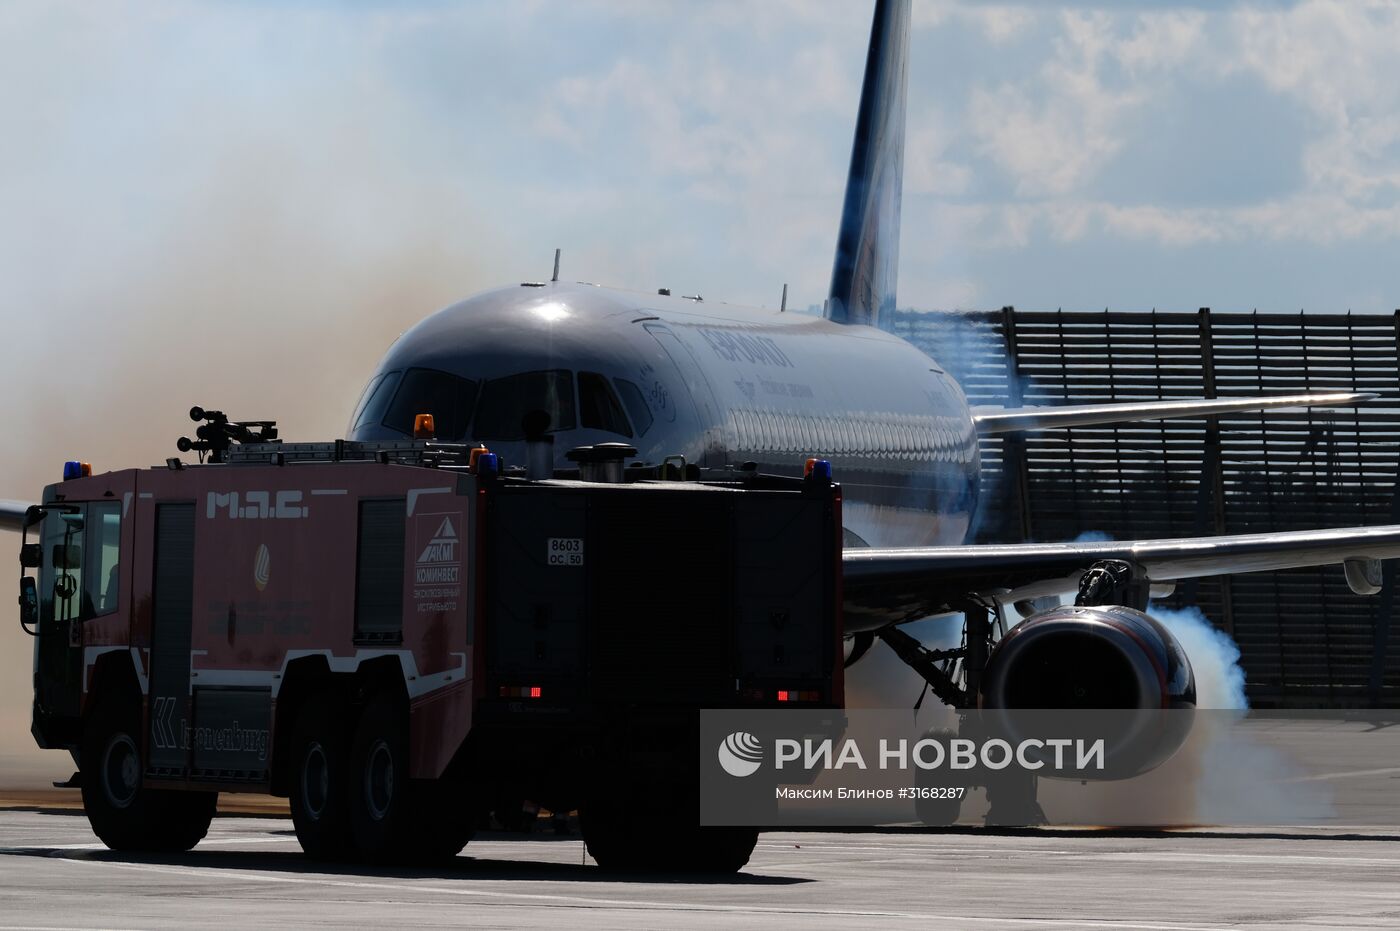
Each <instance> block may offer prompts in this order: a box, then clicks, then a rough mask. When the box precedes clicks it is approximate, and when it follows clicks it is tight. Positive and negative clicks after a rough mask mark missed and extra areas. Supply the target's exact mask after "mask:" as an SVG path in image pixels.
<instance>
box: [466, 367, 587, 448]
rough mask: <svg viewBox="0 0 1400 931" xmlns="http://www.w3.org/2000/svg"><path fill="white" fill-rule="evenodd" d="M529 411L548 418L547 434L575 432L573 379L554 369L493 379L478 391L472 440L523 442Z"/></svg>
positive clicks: (567, 374)
mask: <svg viewBox="0 0 1400 931" xmlns="http://www.w3.org/2000/svg"><path fill="white" fill-rule="evenodd" d="M531 411H544V412H545V413H546V414H548V415H549V428H548V431H549V432H550V433H553V432H554V431H556V430H572V429H574V423H575V414H574V376H573V373H572V372H568V371H565V370H563V369H554V370H551V371H546V372H522V373H521V374H519V375H508V376H506V377H505V378H493V379H491V380H490V381H488V382H486V384H484V385H482V387H481V404H480V406H479V407H478V408H477V411H476V428H475V429H474V430H473V431H472V434H473V439H478V440H522V439H524V438H525V427H524V425H523V420H524V417H525V415H526V414H528V413H530V412H531Z"/></svg>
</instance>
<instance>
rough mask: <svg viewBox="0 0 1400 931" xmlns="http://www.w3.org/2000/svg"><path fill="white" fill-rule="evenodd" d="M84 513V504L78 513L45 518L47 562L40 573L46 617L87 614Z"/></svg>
mask: <svg viewBox="0 0 1400 931" xmlns="http://www.w3.org/2000/svg"><path fill="white" fill-rule="evenodd" d="M84 517H85V515H84V512H83V509H82V508H81V506H80V507H79V509H78V512H77V513H76V514H63V513H53V514H50V515H49V517H47V518H46V519H45V520H44V562H43V567H42V569H41V574H40V577H39V582H40V584H39V616H40V618H41V619H43V620H48V621H50V622H53V623H58V622H60V621H76V620H78V619H79V618H82V617H84V616H85V615H84V612H83V596H84V589H83V539H84V537H83V527H84V523H85V521H84ZM89 613H90V612H89Z"/></svg>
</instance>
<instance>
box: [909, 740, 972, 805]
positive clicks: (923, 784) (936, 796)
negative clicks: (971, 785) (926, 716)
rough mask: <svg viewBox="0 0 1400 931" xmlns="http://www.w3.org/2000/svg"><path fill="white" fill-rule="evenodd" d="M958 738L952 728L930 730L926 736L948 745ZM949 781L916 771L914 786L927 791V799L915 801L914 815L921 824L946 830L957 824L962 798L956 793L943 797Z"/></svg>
mask: <svg viewBox="0 0 1400 931" xmlns="http://www.w3.org/2000/svg"><path fill="white" fill-rule="evenodd" d="M956 736H958V732H957V731H955V730H952V729H950V728H939V727H934V728H929V730H928V731H927V732H926V733H925V734H924V738H925V739H927V740H933V741H936V742H938V743H939V744H942V745H944V746H946V745H947V743H948V741H949V740H952V739H953V738H954V737H956ZM947 782H948V780H947V779H946V778H944V777H943V776H942V775H940V774H937V773H934V772H932V771H931V770H926V769H916V770H915V771H914V785H915V787H916V788H918V789H920V790H927V793H928V795H927V797H924V796H923V795H920V796H919V797H918V798H915V799H914V815H915V817H917V818H918V819H919V820H920V821H921V822H923V823H924V824H925V825H927V826H928V827H931V828H946V827H948V826H949V825H952V824H956V823H957V820H958V814H959V813H960V812H961V811H962V803H963V800H962V797H961V796H960V795H958V794H956V793H948V795H950V796H951V797H942V796H943V793H941V792H939V791H938V790H940V789H946V788H947Z"/></svg>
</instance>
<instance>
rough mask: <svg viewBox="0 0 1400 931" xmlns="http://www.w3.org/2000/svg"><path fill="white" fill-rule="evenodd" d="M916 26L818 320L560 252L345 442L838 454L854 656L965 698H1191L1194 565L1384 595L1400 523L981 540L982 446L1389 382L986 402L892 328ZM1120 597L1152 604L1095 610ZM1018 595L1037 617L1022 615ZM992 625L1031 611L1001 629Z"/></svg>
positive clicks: (384, 389)
mask: <svg viewBox="0 0 1400 931" xmlns="http://www.w3.org/2000/svg"><path fill="white" fill-rule="evenodd" d="M910 17H911V12H910V0H876V3H875V10H874V20H873V24H872V29H871V35H870V42H869V48H868V53H867V58H866V63H865V72H864V79H863V85H862V90H861V96H860V104H859V110H858V114H857V121H856V128H855V135H854V140H853V144H852V150H851V159H850V168H849V174H848V179H847V186H846V190H845V198H844V204H843V210H842V215H841V220H840V225H839V229H838V234H837V241H836V250H835V260H834V264H833V269H832V275H831V283H830V289H829V293H828V297H827V299H826V304H825V308H824V312H823V314H822V316H820V317H818V316H815V315H812V314H806V313H796V312H789V311H787V310H786V308H785V307H780V308H779V309H778V310H771V309H766V308H754V307H741V306H736V305H731V304H726V303H722V302H719V301H714V300H707V299H705V298H704V297H703V296H702V295H699V294H694V295H678V294H672V293H671V292H670V291H669V290H668V289H665V288H661V289H658V290H656V291H629V290H620V289H615V288H607V287H600V286H598V285H594V284H590V283H583V282H575V283H571V282H567V281H561V280H559V274H558V269H559V263H558V254H557V253H556V261H555V267H554V275H553V277H552V278H551V279H550V280H548V281H523V282H518V283H513V284H508V285H506V286H504V287H501V288H498V289H495V290H491V291H487V292H484V293H482V294H478V295H476V296H474V297H470V298H467V299H466V300H463V301H461V302H460V303H457V304H453V305H451V306H449V307H447V308H445V309H443V310H440V311H438V312H437V313H434V314H432V315H431V316H428V317H427V318H425V319H424V320H422V321H421V322H420V323H418V324H417V325H415V326H414V327H412V328H411V329H409V330H408V331H406V332H405V333H403V334H402V335H401V336H400V337H399V338H398V339H397V340H396V341H395V342H394V343H393V345H392V346H390V347H389V349H388V351H387V352H386V353H385V355H384V357H383V359H382V360H381V361H380V363H379V365H378V367H377V369H376V371H375V372H374V373H373V374H372V375H371V377H370V378H369V381H368V383H367V385H366V387H365V389H364V391H363V392H362V394H361V396H360V399H359V401H358V402H357V403H356V405H355V407H354V410H353V413H352V415H351V418H350V422H349V425H348V430H347V436H348V438H350V439H353V440H384V439H403V438H405V437H411V436H413V434H414V419H415V415H417V414H421V413H431V414H432V415H434V421H435V427H436V438H437V439H438V440H441V441H450V442H473V443H482V444H485V445H487V446H489V447H490V448H491V449H492V450H493V451H494V452H496V453H498V454H499V456H500V457H501V460H502V461H503V462H507V463H526V462H527V461H530V459H531V457H532V456H536V455H537V454H538V451H539V450H541V449H544V450H545V451H546V455H547V456H548V457H549V458H550V459H551V460H552V465H553V466H554V467H555V468H558V469H568V468H570V467H571V466H572V465H573V464H572V463H570V462H569V460H568V459H567V454H568V451H569V450H572V449H575V448H577V447H584V446H593V445H595V444H602V443H624V444H627V445H629V446H630V447H632V448H633V449H634V450H635V456H634V457H631V458H633V459H634V460H635V461H637V462H644V463H650V464H656V463H661V462H662V461H663V460H666V459H667V457H677V456H678V457H682V460H683V464H684V465H695V466H699V467H702V468H704V469H711V470H724V469H733V470H738V471H743V470H756V471H758V472H761V473H774V474H784V475H800V474H802V472H803V470H804V468H805V467H806V463H807V460H808V459H809V458H811V457H817V456H820V457H821V458H824V459H827V460H829V461H830V462H831V463H832V464H833V467H834V470H835V474H836V475H837V476H838V477H839V480H840V481H841V483H842V487H843V496H844V500H843V522H844V530H845V543H846V546H845V552H844V557H843V563H844V566H843V572H844V582H843V592H844V595H843V597H844V602H845V613H844V616H845V624H846V635H847V647H848V663H854V662H856V661H858V660H859V659H860V657H861V656H863V655H864V654H865V653H866V652H867V651H868V650H869V649H870V648H871V646H872V644H873V643H874V642H875V640H877V639H879V640H882V641H883V642H885V643H886V644H888V645H889V646H890V647H891V648H892V649H893V650H894V651H895V653H896V654H897V655H898V656H899V657H900V658H901V659H902V660H904V661H905V662H906V663H908V664H909V665H910V666H911V667H913V668H914V669H915V671H916V672H918V673H919V674H920V675H921V676H923V677H924V679H925V680H926V681H928V683H929V685H930V686H932V687H933V688H934V691H935V692H936V693H937V694H938V695H939V697H940V698H942V699H943V700H944V701H945V702H948V703H949V704H952V705H954V706H957V707H973V706H977V705H979V704H980V705H982V706H984V707H985V706H987V705H988V704H992V705H995V704H997V703H1003V704H1005V703H1014V702H1022V703H1025V702H1030V703H1032V706H1035V707H1057V706H1056V705H1053V704H1046V703H1047V702H1051V701H1066V702H1070V703H1074V702H1078V703H1080V704H1090V705H1092V703H1093V702H1095V701H1098V702H1105V701H1109V700H1110V699H1109V698H1107V697H1105V696H1120V697H1121V696H1122V695H1136V696H1139V699H1140V701H1142V702H1146V703H1148V704H1151V703H1152V702H1155V701H1158V700H1160V702H1161V703H1162V704H1164V705H1165V704H1168V703H1172V702H1174V703H1178V704H1190V703H1192V702H1193V701H1194V689H1193V687H1192V685H1191V677H1190V673H1189V664H1188V665H1187V668H1186V670H1185V671H1184V673H1182V671H1181V670H1180V669H1179V668H1178V667H1179V666H1180V665H1181V664H1182V663H1185V662H1186V661H1185V660H1184V659H1181V658H1180V657H1182V656H1184V654H1182V652H1181V650H1180V649H1179V647H1177V646H1176V645H1175V641H1174V639H1173V638H1172V635H1171V634H1170V633H1168V632H1167V631H1166V630H1165V628H1162V627H1160V625H1156V624H1155V623H1153V622H1151V620H1150V618H1148V619H1146V620H1142V619H1141V618H1139V615H1141V612H1142V610H1143V609H1145V608H1146V607H1147V598H1148V596H1149V594H1151V593H1153V592H1159V593H1160V592H1161V591H1163V590H1164V589H1166V588H1169V587H1170V586H1171V585H1172V584H1174V583H1175V582H1176V581H1177V580H1181V579H1187V578H1195V577H1203V576H1212V575H1221V574H1230V573H1240V572H1259V571H1277V570H1282V569H1289V568H1297V567H1304V566H1318V565H1342V566H1343V567H1344V571H1345V573H1346V577H1347V580H1348V582H1349V583H1350V585H1351V587H1352V589H1353V590H1354V591H1356V592H1357V593H1358V594H1374V593H1375V592H1376V591H1378V590H1379V587H1380V581H1379V580H1380V571H1379V560H1384V559H1393V558H1397V557H1400V526H1381V527H1353V528H1343V529H1337V530H1322V531H1298V532H1283V533H1268V534H1249V535H1235V536H1218V537H1201V538H1192V539H1184V540H1153V541H1127V542H1095V543H1027V544H998V545H971V544H969V543H968V542H967V538H968V536H969V533H970V529H971V527H972V526H973V519H974V517H975V515H976V512H977V507H978V504H979V497H980V495H981V494H982V491H983V490H982V487H981V470H980V463H979V438H980V437H981V436H984V435H989V434H999V433H1008V432H1018V431H1032V430H1045V429H1061V428H1066V427H1071V426H1077V425H1087V424H1104V423H1129V422H1139V421H1153V420H1162V419H1170V418H1206V417H1214V416H1218V415H1222V414H1227V413H1233V412H1239V411H1246V410H1249V411H1254V410H1274V409H1280V408H1298V407H1340V406H1349V405H1353V404H1358V403H1362V402H1364V401H1367V400H1370V399H1372V398H1373V396H1372V395H1366V394H1359V393H1354V392H1345V391H1335V392H1323V393H1309V394H1299V395H1288V396H1282V397H1260V398H1230V399H1200V400H1187V401H1160V402H1133V403H1124V404H1097V405H1085V406H1068V407H1049V408H1043V407H1042V408H1017V409H1001V408H998V409H995V410H975V409H972V408H971V407H969V405H968V402H967V399H966V397H965V395H964V393H963V391H962V390H961V388H960V387H959V385H958V383H957V382H956V381H955V380H954V378H953V377H952V376H951V375H950V374H949V373H948V371H947V369H945V368H944V367H943V366H942V365H940V364H939V362H938V361H937V360H936V359H933V358H931V357H930V356H928V355H926V354H925V353H924V352H922V351H920V350H919V349H917V348H916V347H915V346H913V345H912V344H910V343H909V342H907V341H905V340H903V339H901V338H899V337H897V336H895V335H894V334H893V333H891V332H889V330H888V327H889V325H890V321H891V317H892V315H893V313H894V309H895V282H896V276H897V271H898V261H899V230H900V202H901V187H902V175H903V161H904V142H905V131H904V130H905V100H906V95H907V85H908V60H909V41H910ZM1105 364H1106V365H1112V358H1111V356H1110V357H1107V358H1106V359H1105ZM551 450H552V452H550V451H551ZM546 471H550V470H546ZM24 509H25V503H24V502H13V501H9V502H0V527H8V528H13V529H18V528H19V526H20V524H21V522H22V520H23V515H24ZM1076 591H1077V593H1078V595H1077V604H1078V608H1077V609H1059V610H1050V611H1040V612H1038V613H1037V612H1036V610H1035V609H1036V608H1037V607H1038V606H1039V605H1040V604H1041V602H1039V601H1038V600H1037V599H1040V598H1041V597H1042V596H1047V595H1053V594H1058V593H1065V592H1071V593H1072V592H1076ZM1113 606H1123V607H1126V608H1129V609H1132V611H1131V612H1129V613H1124V612H1117V613H1115V612H1112V611H1105V610H1098V611H1095V610H1091V609H1094V608H1105V607H1113ZM1006 608H1012V609H1014V610H1015V611H1016V612H1017V613H1018V614H1020V615H1021V616H1023V617H1024V616H1026V615H1030V617H1029V619H1028V620H1024V621H1022V622H1021V623H1019V624H1015V625H1007V624H1006V623H1005V618H1004V617H1003V613H1004V609H1006ZM951 613H963V614H965V615H966V618H967V620H966V624H967V627H966V636H965V645H964V646H963V647H960V648H959V649H956V650H943V651H935V650H929V649H927V648H925V647H924V646H923V645H922V644H919V643H917V642H915V641H913V638H910V637H908V636H907V635H905V634H903V633H902V632H901V631H900V628H899V625H901V624H903V623H905V622H908V621H913V620H916V619H921V618H926V617H931V616H937V615H943V614H951ZM993 617H995V618H996V619H997V620H998V621H1001V622H1002V624H1001V625H1000V626H1002V627H1003V628H1006V627H1009V631H1007V632H1005V633H1004V635H1003V636H1001V637H1000V638H996V637H995V635H994V633H993V628H994V626H996V625H994V624H993V622H992V618H993ZM1141 617H1143V618H1145V617H1146V616H1145V615H1141ZM1125 618H1127V620H1125ZM1105 638H1106V639H1107V641H1108V642H1110V643H1111V644H1112V649H1113V650H1117V651H1118V652H1119V653H1121V654H1122V656H1123V657H1126V659H1124V661H1123V662H1121V663H1117V664H1116V665H1114V664H1112V663H1110V664H1109V665H1110V666H1111V668H1109V667H1105V666H1103V665H1095V664H1093V663H1088V662H1086V661H1084V659H1083V658H1084V657H1085V656H1100V655H1102V654H1101V653H1099V652H1095V651H1092V650H1083V649H1078V647H1083V646H1085V645H1087V644H1089V643H1090V642H1098V641H1103V640H1105ZM1038 663H1039V664H1044V663H1055V664H1060V665H1061V666H1062V667H1063V669H1064V675H1063V676H1061V677H1060V679H1061V680H1062V683H1061V685H1060V686H1058V687H1057V688H1059V689H1060V690H1059V691H1056V692H1054V693H1048V692H1046V693H1041V694H1026V690H1025V689H1016V688H1013V687H1012V685H1010V684H1009V683H1014V682H1015V681H1017V679H1018V675H1019V673H1018V670H1020V669H1026V668H1031V667H1033V666H1035V665H1036V664H1038ZM1154 664H1155V665H1154ZM1173 664H1175V666H1174V665H1173ZM1154 669H1155V670H1156V671H1157V675H1156V678H1155V679H1154V675H1153V670H1154ZM1164 669H1167V670H1168V671H1170V670H1171V669H1175V670H1176V672H1177V673H1178V674H1176V675H1167V674H1163V670H1164ZM1157 679H1160V682H1158V681H1157ZM1047 688H1048V687H1047ZM1154 696H1155V697H1154ZM1112 700H1114V701H1117V700H1119V698H1113V699H1112ZM1037 702H1038V703H1039V704H1035V703H1037ZM1059 707H1063V705H1061V706H1059Z"/></svg>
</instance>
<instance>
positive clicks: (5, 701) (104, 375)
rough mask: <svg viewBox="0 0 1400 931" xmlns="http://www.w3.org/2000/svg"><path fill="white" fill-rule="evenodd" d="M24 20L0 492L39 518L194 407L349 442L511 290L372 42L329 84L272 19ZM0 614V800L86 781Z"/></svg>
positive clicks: (11, 168) (14, 15) (2, 89)
mask: <svg viewBox="0 0 1400 931" xmlns="http://www.w3.org/2000/svg"><path fill="white" fill-rule="evenodd" d="M28 9H29V10H30V13H28V14H25V13H23V12H22V11H19V10H17V9H16V8H9V9H8V10H7V11H6V13H5V17H6V18H7V21H8V22H9V23H10V26H11V27H12V28H8V29H0V63H3V64H0V73H3V75H4V76H5V77H6V78H8V80H4V81H0V118H3V121H4V123H5V125H6V126H7V127H10V129H11V130H12V131H11V132H10V133H9V140H10V141H11V143H12V144H11V145H9V146H6V147H5V149H4V152H3V153H0V167H3V168H4V170H3V171H0V203H4V204H5V205H6V212H5V219H4V223H3V225H0V281H4V282H5V287H4V296H3V298H0V301H3V304H2V305H0V306H2V307H3V316H2V317H0V319H2V320H3V325H4V328H5V331H6V343H7V349H8V351H7V353H6V365H5V366H4V367H3V368H0V392H3V397H5V398H6V401H7V403H6V404H5V406H4V407H3V408H0V428H3V435H4V436H5V437H6V442H5V444H4V448H3V449H4V451H3V453H0V497H10V498H17V499H23V500H31V501H32V500H37V499H38V497H39V495H40V493H41V491H42V488H43V486H44V485H45V484H47V483H49V482H52V481H54V480H56V479H57V478H58V476H59V470H60V467H61V464H62V462H63V461H64V460H66V459H83V460H87V461H91V462H92V463H93V464H94V468H95V469H96V470H98V471H106V470H109V469H121V468H127V467H132V466H149V465H152V464H154V463H158V462H161V461H163V460H164V458H165V457H166V456H170V455H175V454H176V451H175V448H174V442H175V439H176V438H177V437H178V436H179V435H181V434H182V433H188V432H190V431H191V429H192V427H193V424H191V423H190V422H189V420H188V418H187V416H186V411H187V410H188V408H189V407H190V406H191V405H192V404H200V405H202V406H205V407H210V408H217V409H221V410H224V411H226V412H228V413H229V414H230V415H231V416H233V417H241V418H244V419H263V418H275V419H277V420H278V421H280V423H281V424H282V427H283V435H284V436H285V437H289V438H308V439H310V438H327V439H329V438H332V437H335V436H339V435H342V432H343V430H344V428H345V421H346V419H347V418H348V416H349V413H350V409H351V406H352V405H353V403H354V401H355V398H356V396H357V394H358V392H359V390H360V388H361V387H362V386H363V384H364V381H365V380H366V378H367V376H368V373H369V371H370V370H371V368H372V367H373V365H374V363H375V361H376V360H377V359H378V357H379V356H380V355H381V354H382V353H383V351H384V350H385V349H386V348H387V347H388V345H389V344H390V343H391V342H392V341H393V339H394V338H395V337H396V336H397V334H398V333H400V332H401V331H402V330H404V329H405V328H407V327H408V326H410V325H412V324H413V323H414V322H416V321H417V320H418V319H420V318H421V317H422V316H424V315H425V314H426V313H428V312H430V311H432V310H435V309H436V308H438V307H440V306H442V305H444V304H446V303H449V302H450V301H452V300H454V299H457V298H460V297H463V296H465V295H466V294H469V293H471V292H472V291H475V290H479V289H480V288H481V287H484V286H486V285H488V284H496V283H499V281H498V280H497V279H499V278H500V277H501V275H502V274H503V273H502V272H501V271H499V270H497V269H493V268H492V266H493V265H496V264H503V263H499V259H498V256H497V252H496V251H495V247H493V246H492V245H491V243H492V242H493V241H494V239H493V237H492V236H490V235H488V234H487V233H486V232H485V231H484V230H483V229H482V228H481V226H480V225H479V224H477V223H473V222H471V221H470V219H469V218H471V217H472V216H473V215H474V212H473V209H472V208H473V197H472V194H471V191H472V187H471V185H470V184H469V183H464V182H468V181H469V180H470V179H464V178H462V177H460V176H459V175H457V174H456V173H455V172H454V171H453V170H452V166H448V165H426V164H425V163H424V161H423V160H422V159H421V158H417V157H415V154H414V153H415V152H416V151H417V150H418V149H420V148H421V149H423V150H431V149H432V147H433V145H434V143H435V141H437V136H438V135H439V134H437V133H434V132H433V131H431V130H430V129H427V128H424V127H422V126H413V125H409V124H408V122H407V118H406V117H405V115H404V113H403V112H402V110H403V108H402V107H401V106H400V105H399V102H398V101H397V100H396V98H395V95H394V93H393V92H392V90H391V89H389V88H388V87H386V86H383V85H381V84H380V83H378V82H377V80H376V77H377V74H378V71H377V66H378V62H377V60H376V58H375V52H374V43H373V42H372V41H368V42H366V43H365V45H364V46H363V47H361V46H341V45H337V44H336V43H334V42H332V41H331V37H328V36H321V37H320V39H321V40H324V41H325V42H326V43H327V48H326V49H325V54H324V55H322V56H321V57H320V58H319V59H317V62H318V65H321V66H322V67H321V68H319V69H318V68H308V67H306V64H305V61H304V60H302V59H301V57H300V56H302V55H303V54H305V53H306V49H304V48H299V47H298V41H301V40H305V41H307V42H311V41H312V40H313V38H314V37H310V36H308V35H306V34H302V33H297V31H296V29H290V30H289V29H287V28H284V27H286V26H288V25H289V24H290V21H286V22H284V21H279V20H276V19H275V17H272V16H269V15H268V13H267V11H262V10H256V9H255V10H252V11H250V12H248V13H246V14H242V13H238V12H236V11H227V10H225V11H222V12H218V13H210V14H209V15H208V16H207V17H205V16H201V17H186V18H180V17H178V16H173V15H171V14H170V11H169V10H166V9H164V8H162V9H161V10H160V11H157V12H150V13H147V12H145V11H138V10H132V9H122V8H118V7H107V6H105V5H98V6H92V7H88V6H82V7H76V8H74V9H73V10H71V11H70V12H71V13H72V15H71V16H67V17H52V18H51V17H50V16H48V15H47V14H46V13H44V12H43V9H44V8H41V7H32V8H28ZM26 16H27V17H28V19H27V20H26ZM240 17H241V18H240ZM230 18H232V19H233V20H235V21H236V22H234V23H233V24H230V22H229V21H228V20H230ZM15 20H21V21H20V22H15ZM300 25H301V26H306V25H307V24H306V23H301V24H300ZM313 25H314V24H313ZM234 75H241V76H243V77H245V78H247V80H238V79H236V78H235V77H233V76H234ZM449 131H451V128H450V127H445V128H444V129H443V130H442V131H441V132H442V133H446V132H449ZM405 134H408V140H407V141H406V140H405V138H404V137H405ZM488 270H489V271H488ZM18 542H19V538H18V536H17V535H14V534H0V550H8V551H9V552H11V553H13V552H14V548H15V547H17V546H18ZM11 558H13V556H11ZM15 594H16V588H15V583H14V582H13V581H9V582H6V583H5V584H4V586H3V589H2V590H0V600H3V603H5V604H8V605H11V606H13V605H14V603H15V601H14V597H15ZM4 618H5V623H3V624H0V788H8V787H14V786H16V785H45V784H47V782H48V781H49V780H50V779H53V778H62V777H66V776H67V775H68V774H69V773H70V772H71V770H72V764H71V761H70V760H68V759H67V758H66V757H65V756H64V755H63V754H60V753H56V752H48V753H40V751H38V750H37V749H36V748H35V746H34V742H33V739H32V738H31V737H30V735H29V713H30V712H29V706H30V700H31V697H32V696H31V687H30V664H31V657H32V648H31V641H30V640H29V639H28V638H27V637H26V636H25V635H24V634H22V633H21V632H20V630H19V628H18V625H17V624H16V623H14V620H13V619H14V608H13V607H11V608H10V609H9V610H7V611H6V612H4Z"/></svg>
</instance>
